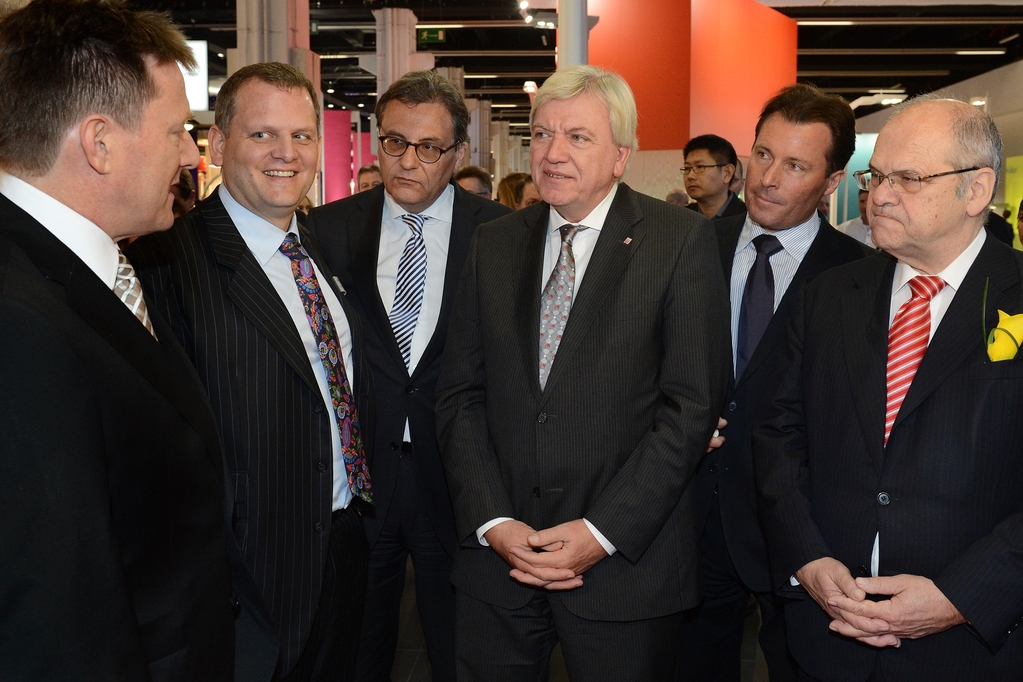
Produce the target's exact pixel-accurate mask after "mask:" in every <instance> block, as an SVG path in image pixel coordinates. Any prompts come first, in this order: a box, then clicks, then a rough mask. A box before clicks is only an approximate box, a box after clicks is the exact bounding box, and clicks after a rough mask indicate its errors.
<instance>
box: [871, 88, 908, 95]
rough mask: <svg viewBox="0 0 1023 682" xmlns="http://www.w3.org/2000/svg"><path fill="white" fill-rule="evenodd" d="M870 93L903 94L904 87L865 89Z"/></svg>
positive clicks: (904, 91)
mask: <svg viewBox="0 0 1023 682" xmlns="http://www.w3.org/2000/svg"><path fill="white" fill-rule="evenodd" d="M867 92H869V93H870V94H872V95H904V94H906V88H882V89H880V90H867Z"/></svg>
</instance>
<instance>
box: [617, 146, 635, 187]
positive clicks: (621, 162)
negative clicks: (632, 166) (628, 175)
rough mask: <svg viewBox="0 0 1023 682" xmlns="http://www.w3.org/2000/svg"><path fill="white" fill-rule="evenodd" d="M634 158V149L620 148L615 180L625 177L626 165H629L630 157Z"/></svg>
mask: <svg viewBox="0 0 1023 682" xmlns="http://www.w3.org/2000/svg"><path fill="white" fill-rule="evenodd" d="M630 156H632V147H619V148H618V158H617V159H616V160H615V171H614V175H615V178H616V179H617V178H620V177H622V176H623V175H625V165H626V164H627V163H629V157H630Z"/></svg>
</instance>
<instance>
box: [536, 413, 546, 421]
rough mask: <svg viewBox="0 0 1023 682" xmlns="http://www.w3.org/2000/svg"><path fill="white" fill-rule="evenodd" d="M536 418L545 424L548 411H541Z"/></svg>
mask: <svg viewBox="0 0 1023 682" xmlns="http://www.w3.org/2000/svg"><path fill="white" fill-rule="evenodd" d="M536 420H537V421H538V422H540V423H541V424H543V423H544V422H545V421H547V413H546V412H541V413H540V414H538V415H536Z"/></svg>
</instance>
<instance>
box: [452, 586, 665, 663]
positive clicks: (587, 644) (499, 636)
mask: <svg viewBox="0 0 1023 682" xmlns="http://www.w3.org/2000/svg"><path fill="white" fill-rule="evenodd" d="M681 624H682V614H674V615H670V616H664V617H661V618H650V619H647V620H637V621H626V622H618V621H614V622H612V621H596V620H587V619H585V618H580V617H579V616H576V615H574V614H573V613H571V612H570V611H569V610H568V609H566V608H565V606H564V604H563V602H562V600H561V598H560V597H559V596H558V595H557V594H556V593H548V592H546V591H545V590H537V591H536V594H535V596H534V597H533V598H532V599H531V600H530V602H529V603H528V604H526V606H524V607H523V608H521V609H503V608H501V607H499V606H494V605H493V604H487V603H486V602H482V601H479V600H476V599H473V598H472V597H470V596H468V595H466V594H465V593H464V592H458V644H457V648H458V682H538V681H545V680H547V679H548V675H549V672H550V656H551V652H552V651H553V650H554V646H555V644H557V643H558V642H560V643H561V651H562V653H563V654H564V657H565V667H566V668H567V670H568V676H569V679H571V680H573V681H574V682H605V681H606V682H630V681H634V682H651V681H652V680H670V679H671V676H672V674H673V673H674V670H675V666H676V660H677V657H678V638H679V635H680V631H681Z"/></svg>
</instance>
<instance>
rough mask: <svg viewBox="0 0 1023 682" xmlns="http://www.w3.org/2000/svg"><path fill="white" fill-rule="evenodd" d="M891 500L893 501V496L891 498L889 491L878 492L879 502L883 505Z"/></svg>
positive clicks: (886, 504)
mask: <svg viewBox="0 0 1023 682" xmlns="http://www.w3.org/2000/svg"><path fill="white" fill-rule="evenodd" d="M891 501H892V498H890V497H889V496H888V493H878V494H877V503H878V504H880V505H881V506H882V507H886V506H888V503H889V502H891Z"/></svg>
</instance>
